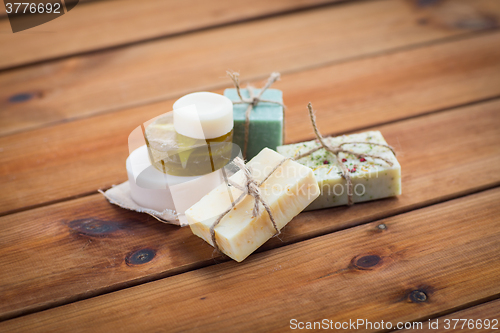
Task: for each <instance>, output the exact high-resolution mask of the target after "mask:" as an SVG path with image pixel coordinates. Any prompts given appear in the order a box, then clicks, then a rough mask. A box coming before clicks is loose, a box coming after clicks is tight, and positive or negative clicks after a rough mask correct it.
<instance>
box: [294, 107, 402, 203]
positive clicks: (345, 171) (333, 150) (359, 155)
mask: <svg viewBox="0 0 500 333" xmlns="http://www.w3.org/2000/svg"><path fill="white" fill-rule="evenodd" d="M307 108H308V109H309V117H310V118H311V124H312V127H313V129H314V134H316V138H317V139H318V141H319V143H320V144H321V146H319V147H316V148H313V149H311V150H309V151H308V152H305V153H303V154H300V155H299V156H296V157H294V158H293V159H294V160H299V159H301V158H303V157H306V156H309V155H311V154H312V153H314V152H316V151H318V150H320V149H325V150H326V151H328V152H330V153H332V154H333V155H335V157H336V158H337V162H338V163H339V165H340V168H341V169H342V177H344V178H345V180H346V182H347V205H349V206H352V205H353V204H354V202H353V201H352V195H353V192H354V190H353V184H352V180H351V175H350V174H349V172H350V171H349V169H348V168H347V167H346V166H345V164H344V162H342V158H340V156H339V153H345V154H350V155H354V156H356V157H357V158H364V157H371V158H373V159H375V158H378V159H379V160H382V161H384V162H386V163H387V164H389V165H390V166H392V165H393V163H392V162H391V161H389V160H388V159H386V158H383V157H381V156H377V155H370V154H365V153H356V152H353V151H350V150H346V149H343V148H342V147H343V146H344V145H348V144H365V145H374V146H380V147H385V148H388V149H390V150H391V151H392V153H393V154H394V155H396V152H395V151H394V148H392V147H391V146H389V145H384V144H381V143H374V142H363V141H359V142H358V141H348V142H342V143H341V144H339V145H338V146H331V145H328V144H327V143H326V142H325V138H323V136H322V135H321V133H320V132H319V130H318V126H317V125H316V116H315V115H314V112H313V108H312V105H311V103H309V104H308V105H307Z"/></svg>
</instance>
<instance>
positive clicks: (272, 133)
mask: <svg viewBox="0 0 500 333" xmlns="http://www.w3.org/2000/svg"><path fill="white" fill-rule="evenodd" d="M253 92H254V95H257V94H259V92H260V89H254V90H253ZM241 94H242V96H243V98H249V94H248V90H247V89H241ZM224 96H226V97H228V98H229V99H230V100H232V101H239V100H240V98H239V96H238V93H237V92H236V89H226V90H225V91H224ZM261 98H262V99H265V100H270V101H276V102H279V103H283V93H282V92H281V90H277V89H267V90H266V91H265V92H264V93H263V94H262V96H261ZM247 108H248V104H234V105H233V119H234V134H233V142H234V143H235V144H237V145H238V146H239V147H240V148H241V150H242V151H243V146H244V142H245V111H246V109H247ZM248 134H249V136H248V138H249V139H248V146H247V156H246V159H247V160H250V159H251V158H252V157H254V156H255V155H257V154H258V153H259V152H260V151H261V150H262V149H264V148H270V149H274V150H276V147H278V146H280V145H282V144H283V106H281V105H279V104H274V103H264V102H260V103H258V104H257V106H255V107H254V108H253V109H252V112H251V113H250V128H249V133H248Z"/></svg>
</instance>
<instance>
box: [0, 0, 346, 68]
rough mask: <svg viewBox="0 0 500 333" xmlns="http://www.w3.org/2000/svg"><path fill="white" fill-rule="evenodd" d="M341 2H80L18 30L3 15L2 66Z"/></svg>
mask: <svg viewBox="0 0 500 333" xmlns="http://www.w3.org/2000/svg"><path fill="white" fill-rule="evenodd" d="M338 1H341V0H292V1H290V0H277V1H267V0H252V1H248V0H247V1H231V0H218V1H214V2H207V1H203V0H184V1H176V0H149V1H135V0H120V1H90V2H87V3H81V2H82V1H80V3H79V4H78V6H77V7H75V9H73V10H72V11H71V12H69V13H68V15H65V16H63V17H61V18H58V19H57V20H54V21H51V22H48V23H46V24H44V25H43V26H40V27H37V28H34V29H31V30H29V31H26V32H23V33H16V34H15V35H14V34H12V33H9V32H11V28H10V24H9V22H8V20H6V19H4V20H0V32H1V33H0V45H4V46H5V48H3V50H2V57H1V58H0V69H4V68H9V67H12V66H19V65H24V64H27V63H32V62H39V61H43V60H47V59H51V58H55V57H62V56H68V55H71V54H75V53H81V52H88V51H93V50H98V49H103V48H110V47H116V46H118V45H123V44H130V43H134V42H143V41H144V40H149V39H153V38H158V37H164V36H171V35H176V34H180V33H185V32H189V31H195V30H200V29H206V28H210V27H213V26H220V25H224V24H229V23H235V22H239V21H244V20H249V19H256V18H259V17H266V16H269V15H277V14H281V13H284V12H290V11H293V10H299V9H306V8H308V7H314V6H318V5H321V4H326V3H333V2H338ZM3 6H4V4H3V3H2V4H1V6H0V13H1V14H4V13H5V10H2V9H3V8H2V7H3Z"/></svg>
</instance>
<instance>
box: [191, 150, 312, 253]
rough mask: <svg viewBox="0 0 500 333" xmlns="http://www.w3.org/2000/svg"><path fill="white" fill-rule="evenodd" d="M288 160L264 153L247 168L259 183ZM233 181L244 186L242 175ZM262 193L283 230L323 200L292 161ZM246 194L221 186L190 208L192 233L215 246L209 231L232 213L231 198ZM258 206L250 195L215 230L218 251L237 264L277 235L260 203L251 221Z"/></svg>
mask: <svg viewBox="0 0 500 333" xmlns="http://www.w3.org/2000/svg"><path fill="white" fill-rule="evenodd" d="M283 159H284V157H283V156H282V155H280V154H278V153H276V152H275V151H273V150H271V149H268V148H264V149H263V150H262V151H261V152H260V153H259V154H257V156H255V157H254V158H253V159H252V160H250V161H249V162H248V163H247V166H250V168H251V170H252V175H253V177H254V179H255V180H257V181H258V182H259V183H260V182H261V181H262V180H263V179H265V177H266V176H267V175H268V174H269V173H270V172H271V171H272V169H273V168H274V167H275V166H276V165H278V164H279V163H280V162H281V161H282V160H283ZM230 179H231V180H232V181H234V182H236V183H238V184H243V183H244V180H245V176H244V174H243V172H242V171H241V170H240V171H238V172H236V173H235V174H234V175H233V176H231V178H230ZM260 192H261V195H262V198H263V199H264V201H265V202H266V203H267V204H268V205H269V206H270V208H271V211H272V214H273V217H274V220H275V221H276V224H277V226H278V228H279V229H281V228H283V227H284V226H285V225H286V224H287V223H288V222H289V221H290V220H291V219H292V218H293V217H294V216H296V215H297V214H299V213H300V212H301V211H302V210H304V208H306V207H307V206H308V205H309V204H310V203H311V202H313V201H314V199H316V198H317V197H318V196H319V188H318V184H317V181H316V179H315V178H314V175H313V172H312V170H311V169H310V168H307V167H305V166H303V165H301V164H299V163H297V162H294V161H291V160H288V161H286V162H284V163H283V164H282V165H281V166H280V167H279V168H278V169H277V170H276V171H274V172H273V173H272V174H271V176H269V178H268V179H267V180H266V181H265V182H264V184H262V185H261V186H260ZM241 193H242V192H241V191H240V190H238V189H236V188H235V187H234V186H228V185H226V184H222V185H219V186H218V187H217V188H215V189H214V190H212V191H211V192H210V193H208V194H207V195H206V196H204V197H203V198H202V199H201V200H200V201H199V202H197V203H196V204H194V205H193V206H192V207H191V208H189V209H188V210H187V211H186V217H187V220H188V222H189V223H190V227H191V230H192V231H193V233H194V234H195V235H197V236H199V237H201V238H203V239H204V240H205V241H207V242H208V243H210V244H211V245H212V246H213V244H212V239H211V236H210V227H211V226H212V225H213V223H214V222H215V221H216V219H217V218H218V216H219V215H220V214H222V213H223V212H224V211H225V210H227V209H228V208H229V207H231V202H232V200H231V197H232V198H233V199H234V200H236V199H237V198H238V197H239V196H240V195H241ZM254 202H255V201H254V198H253V197H251V196H250V195H246V197H245V198H244V199H243V200H242V201H241V202H240V203H238V204H237V205H236V206H235V207H234V208H233V209H232V210H231V211H230V212H229V213H228V214H227V215H225V216H224V217H223V218H222V220H221V222H220V223H219V224H218V225H217V226H216V227H215V237H216V240H217V244H218V246H219V248H220V249H221V250H222V252H224V253H225V254H226V255H228V256H229V257H231V258H233V259H234V260H236V261H242V260H243V259H245V258H246V257H247V256H248V255H250V254H251V253H252V252H253V251H255V250H256V249H257V248H258V247H259V246H261V245H262V244H264V243H265V242H266V241H267V240H268V239H269V238H271V237H272V236H273V235H274V234H275V232H276V230H275V229H274V227H273V225H272V222H271V220H270V218H269V215H268V213H267V212H266V210H265V209H264V207H263V206H262V204H261V203H259V204H260V205H261V210H260V214H259V215H258V216H256V217H255V218H253V217H252V209H253V207H254Z"/></svg>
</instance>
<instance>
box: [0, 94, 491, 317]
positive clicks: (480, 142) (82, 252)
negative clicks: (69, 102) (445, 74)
mask: <svg viewBox="0 0 500 333" xmlns="http://www.w3.org/2000/svg"><path fill="white" fill-rule="evenodd" d="M499 110H500V100H496V101H494V102H490V103H484V104H481V105H476V106H473V107H467V108H462V109H460V110H454V111H448V112H442V113H438V114H433V115H428V116H423V117H420V118H416V119H411V120H406V121H401V122H398V123H394V124H389V125H386V126H381V127H379V128H377V129H379V130H381V131H382V133H383V134H384V136H385V137H386V139H387V140H388V142H390V143H394V144H395V146H396V147H397V149H398V151H399V152H401V154H400V157H399V160H400V163H401V165H402V170H403V180H402V186H403V195H402V196H400V197H398V198H392V199H386V200H379V201H375V202H371V203H364V204H357V205H355V206H353V207H350V208H347V207H338V208H335V209H325V210H319V211H314V212H307V213H302V214H300V215H299V216H297V217H296V218H295V219H294V220H293V221H292V222H290V223H289V224H288V225H287V227H286V228H285V229H284V231H283V234H282V236H280V238H281V239H273V240H271V241H270V242H268V243H266V244H265V245H264V247H263V249H270V248H274V247H279V246H282V245H285V244H288V243H292V242H297V241H300V240H303V239H308V238H312V237H315V236H318V235H321V234H325V233H328V232H333V231H335V230H339V229H342V228H347V227H350V226H354V225H358V224H360V223H365V222H367V221H374V220H376V219H380V218H383V217H387V216H392V215H394V214H399V213H402V212H406V211H409V210H412V209H415V208H418V207H423V206H426V205H429V204H432V203H436V202H440V201H443V200H447V199H450V198H456V197H457V196H462V195H465V194H469V193H473V192H476V191H479V190H482V189H485V188H490V187H492V186H498V185H500V179H499V177H498V174H499V173H500V156H499V155H498V148H499V142H500V131H498V128H499V126H500V117H498V112H499ZM70 165H75V164H74V163H73V164H71V163H70V164H69V165H68V166H70ZM478 170H480V172H478ZM471 175H474V176H471ZM34 186H38V184H34ZM0 230H2V233H1V234H0V244H2V246H1V247H0V266H1V267H2V270H0V281H2V284H1V286H0V294H2V295H3V302H1V303H0V318H2V319H5V318H10V317H13V316H18V315H20V314H24V313H28V312H32V311H35V310H40V309H43V308H47V307H51V306H54V305H57V304H64V303H67V302H70V301H74V300H77V299H81V298H86V297H90V296H93V295H96V294H101V293H103V292H109V291H112V290H116V289H119V288H123V287H124V286H129V285H131V284H137V283H139V282H144V281H148V280H153V279H158V278H161V277H165V276H169V275H172V274H177V273H179V272H183V271H187V270H191V269H194V268H198V267H201V266H206V265H209V264H211V263H213V258H214V253H213V248H212V247H210V246H209V245H208V244H206V243H205V242H204V241H202V240H201V239H199V238H198V237H196V236H194V235H192V233H191V231H190V230H189V229H187V228H178V227H174V226H169V225H164V224H161V223H159V222H158V221H156V220H154V219H153V218H151V217H149V216H147V215H143V214H138V213H133V212H129V211H125V210H123V209H121V208H118V207H116V206H113V205H111V204H109V203H108V202H106V200H105V199H104V198H103V197H102V196H101V195H93V196H89V197H85V198H80V199H77V200H72V201H68V202H64V203H59V204H56V205H52V206H46V207H43V208H39V209H33V210H30V211H26V212H22V213H17V214H12V215H8V216H4V217H2V218H0ZM141 249H153V250H155V251H156V256H154V258H153V260H152V261H150V262H148V263H145V264H143V265H128V264H127V262H126V259H125V258H127V257H129V256H130V255H131V254H132V253H135V251H138V250H141ZM216 261H219V259H216Z"/></svg>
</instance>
